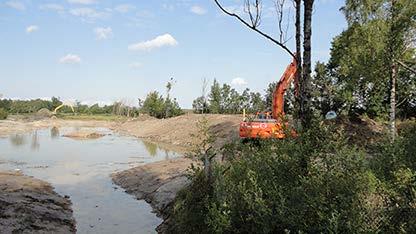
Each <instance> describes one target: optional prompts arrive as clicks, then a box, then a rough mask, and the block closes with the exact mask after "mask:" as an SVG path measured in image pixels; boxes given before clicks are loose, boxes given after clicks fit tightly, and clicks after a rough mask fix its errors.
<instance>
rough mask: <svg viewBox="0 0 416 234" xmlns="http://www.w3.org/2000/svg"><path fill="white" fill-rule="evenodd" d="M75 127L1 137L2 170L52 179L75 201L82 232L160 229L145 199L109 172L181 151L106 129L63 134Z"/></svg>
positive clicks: (63, 192)
mask: <svg viewBox="0 0 416 234" xmlns="http://www.w3.org/2000/svg"><path fill="white" fill-rule="evenodd" d="M75 130H84V129H74V128H64V129H57V128H52V129H45V130H38V131H35V132H33V133H31V134H23V135H12V136H10V137H9V138H0V170H21V171H22V172H23V173H25V174H27V175H31V176H34V177H36V178H39V179H42V180H45V181H48V182H50V183H51V184H52V185H53V186H54V187H55V190H56V191H57V192H58V193H59V194H61V195H68V196H70V199H71V201H72V203H73V205H72V208H73V210H74V216H75V219H76V221H77V230H78V233H154V232H155V231H154V229H155V227H156V226H157V225H158V224H159V223H161V220H160V219H159V218H157V217H156V215H155V214H154V213H152V211H151V208H150V206H149V205H148V204H147V203H145V202H144V201H138V200H135V199H134V197H132V196H130V195H128V194H126V193H124V192H123V190H122V189H120V188H119V187H117V186H116V185H114V184H112V182H111V178H110V177H109V175H110V174H111V173H113V172H115V171H120V170H125V169H128V168H131V167H134V166H138V165H142V164H145V163H149V162H155V161H159V160H163V159H166V158H173V157H177V156H178V155H177V154H175V153H172V152H169V151H166V150H163V149H160V148H158V147H157V146H156V145H154V144H151V143H146V142H143V141H140V140H137V139H136V138H132V137H126V136H120V135H117V134H114V133H112V132H111V131H109V130H106V129H93V130H94V131H97V132H100V133H105V134H106V135H105V136H104V137H102V138H99V139H94V140H73V139H70V138H66V137H62V135H63V134H65V133H69V132H72V131H75Z"/></svg>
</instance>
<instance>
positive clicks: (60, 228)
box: [0, 172, 76, 233]
mask: <svg viewBox="0 0 416 234" xmlns="http://www.w3.org/2000/svg"><path fill="white" fill-rule="evenodd" d="M0 214H1V215H0V230H1V231H0V232H1V233H75V232H76V230H75V220H74V218H73V217H72V210H71V202H70V201H69V199H68V198H64V197H61V196H60V195H58V194H57V193H56V192H54V191H53V188H52V186H51V185H49V184H48V183H46V182H44V181H41V180H38V179H34V178H32V177H29V176H24V175H22V174H20V173H13V172H0Z"/></svg>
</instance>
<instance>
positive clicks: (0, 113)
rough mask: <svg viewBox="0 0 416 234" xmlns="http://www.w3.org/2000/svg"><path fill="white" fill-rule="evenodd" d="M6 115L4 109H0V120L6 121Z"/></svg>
mask: <svg viewBox="0 0 416 234" xmlns="http://www.w3.org/2000/svg"><path fill="white" fill-rule="evenodd" d="M7 116H8V113H7V111H6V110H5V109H3V108H0V119H7Z"/></svg>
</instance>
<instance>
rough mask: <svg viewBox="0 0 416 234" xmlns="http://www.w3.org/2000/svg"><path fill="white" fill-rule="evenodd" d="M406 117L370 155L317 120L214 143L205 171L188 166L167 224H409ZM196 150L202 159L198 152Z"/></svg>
mask: <svg viewBox="0 0 416 234" xmlns="http://www.w3.org/2000/svg"><path fill="white" fill-rule="evenodd" d="M413 124H414V126H413V128H411V129H408V130H407V131H405V132H402V133H401V136H400V137H399V138H398V139H397V141H396V142H395V143H394V144H393V145H392V144H391V143H390V142H389V141H386V142H381V143H380V142H379V143H377V145H374V147H375V149H378V150H377V151H375V152H373V154H372V156H371V157H369V156H368V155H367V153H366V152H365V151H363V150H360V149H358V148H356V147H355V146H353V145H351V144H349V143H348V141H347V140H348V139H347V138H346V137H344V136H345V134H344V132H343V131H342V130H341V129H338V127H337V125H335V124H332V123H316V124H314V126H313V127H312V128H311V129H310V130H308V131H307V132H304V133H303V134H301V135H300V136H299V137H297V138H286V139H283V140H267V141H260V142H253V143H249V144H241V143H233V144H231V145H228V146H226V147H224V148H223V149H222V151H221V155H222V157H223V158H225V161H223V162H221V163H216V162H213V164H212V169H211V173H208V174H207V173H206V172H205V171H204V168H193V171H192V173H190V178H191V180H192V184H191V185H190V186H189V187H188V188H186V189H184V190H182V191H181V192H180V193H179V195H178V197H177V201H176V202H175V205H174V208H173V217H174V220H173V222H172V223H173V224H174V225H173V226H172V227H171V229H172V230H171V231H172V232H174V233H194V232H196V231H198V232H200V233H282V232H306V233H320V232H323V233H333V232H335V233H357V232H358V233H374V232H383V233H385V232H387V233H391V232H398V231H399V230H401V231H403V232H413V231H414V230H416V222H415V220H416V164H415V163H414V156H415V155H416V148H415V146H414V142H415V140H416V122H414V123H413ZM376 146H377V147H376ZM208 148H209V147H208ZM199 155H200V156H199V158H200V159H202V161H203V162H205V160H204V157H203V155H205V153H204V152H201V153H200V154H199ZM201 156H202V157H201ZM203 164H204V165H205V166H206V165H207V164H206V163H203ZM208 175H210V176H208Z"/></svg>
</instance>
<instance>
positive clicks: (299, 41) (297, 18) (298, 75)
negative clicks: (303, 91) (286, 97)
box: [294, 0, 302, 118]
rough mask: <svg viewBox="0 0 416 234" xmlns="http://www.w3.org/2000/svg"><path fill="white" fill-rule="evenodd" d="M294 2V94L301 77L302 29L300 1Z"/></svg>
mask: <svg viewBox="0 0 416 234" xmlns="http://www.w3.org/2000/svg"><path fill="white" fill-rule="evenodd" d="M294 1H295V8H296V15H295V30H296V35H295V41H296V66H297V69H296V79H295V86H296V87H295V90H296V92H297V91H298V90H299V81H300V80H301V77H302V46H301V45H302V32H301V31H302V28H301V14H302V9H301V8H302V0H294ZM295 96H296V105H297V106H296V108H295V109H296V110H297V111H296V112H295V113H296V118H299V116H300V113H301V112H300V100H301V99H300V97H299V94H297V95H295Z"/></svg>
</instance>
